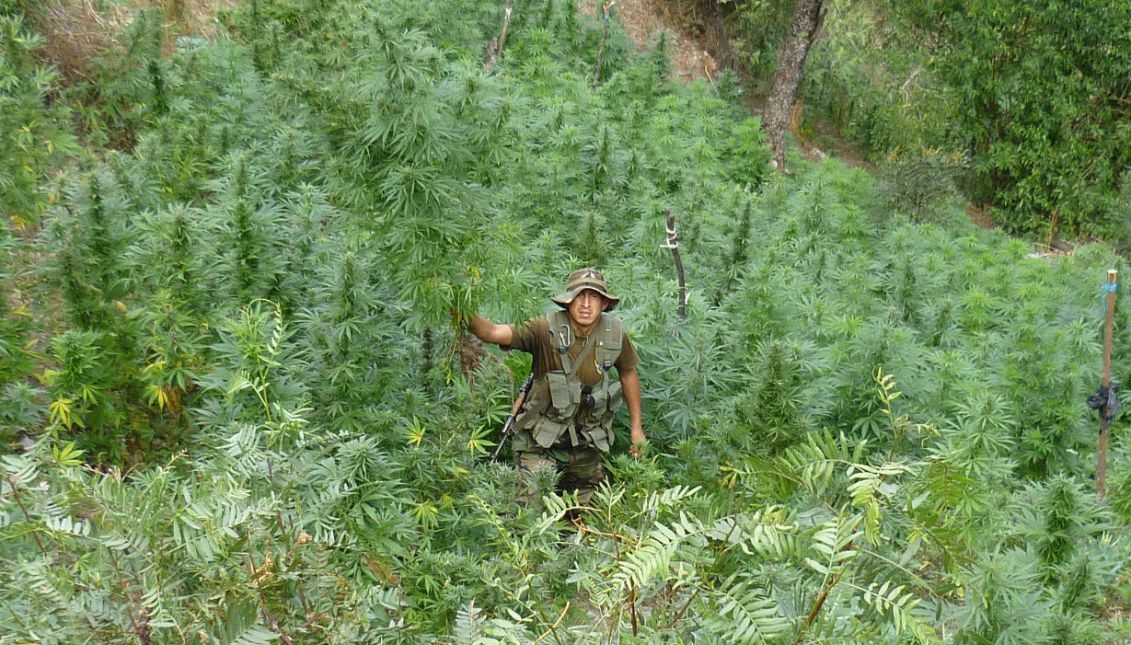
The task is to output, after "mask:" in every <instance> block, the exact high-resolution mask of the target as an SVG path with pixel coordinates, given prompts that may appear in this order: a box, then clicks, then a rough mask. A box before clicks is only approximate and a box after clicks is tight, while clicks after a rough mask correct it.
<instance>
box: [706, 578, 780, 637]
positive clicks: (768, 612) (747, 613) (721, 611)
mask: <svg viewBox="0 0 1131 645" xmlns="http://www.w3.org/2000/svg"><path fill="white" fill-rule="evenodd" d="M711 600H712V601H713V602H714V603H715V607H716V610H715V611H714V612H712V613H711V614H709V615H708V616H707V617H706V618H705V619H704V623H705V624H706V625H707V627H708V628H709V629H711V631H713V632H716V633H720V634H724V635H725V636H724V640H725V641H726V642H731V643H766V642H769V641H770V640H771V639H773V638H774V637H776V636H780V635H781V634H783V633H785V632H786V631H787V630H789V628H790V626H791V624H792V621H791V620H790V619H789V618H786V617H785V616H782V615H781V609H780V608H779V607H778V604H777V602H775V601H774V600H773V599H772V598H770V597H768V596H767V595H766V593H765V592H764V591H763V590H761V589H758V588H756V587H753V586H750V585H748V584H747V583H746V582H738V583H735V581H734V578H733V577H732V578H731V579H729V580H727V582H725V583H724V584H723V585H722V588H721V589H718V590H715V591H712V592H711Z"/></svg>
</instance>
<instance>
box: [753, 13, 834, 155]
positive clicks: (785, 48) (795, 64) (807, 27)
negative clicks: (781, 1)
mask: <svg viewBox="0 0 1131 645" xmlns="http://www.w3.org/2000/svg"><path fill="white" fill-rule="evenodd" d="M823 4H824V0H797V6H796V7H794V9H793V19H792V20H791V21H790V23H789V33H787V34H786V36H785V41H783V42H782V46H781V51H780V52H779V54H778V66H777V69H776V70H775V71H774V82H773V85H772V86H771V87H770V96H769V98H767V99H766V108H765V111H764V112H763V115H762V126H763V127H764V128H765V129H766V136H767V138H769V140H770V151H771V152H772V153H773V158H774V162H775V163H776V164H777V167H778V170H779V171H781V172H785V130H786V128H787V127H788V126H789V112H790V108H791V107H792V106H793V100H794V98H795V97H796V95H797V86H798V85H799V84H800V83H801V72H802V70H803V69H804V67H805V59H806V58H807V57H808V56H809V47H810V46H812V44H813V40H814V39H816V37H817V30H818V29H819V28H820V26H821V5H823Z"/></svg>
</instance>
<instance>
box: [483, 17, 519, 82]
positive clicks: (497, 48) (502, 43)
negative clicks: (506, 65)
mask: <svg viewBox="0 0 1131 645" xmlns="http://www.w3.org/2000/svg"><path fill="white" fill-rule="evenodd" d="M512 15H514V0H507V6H506V7H504V8H503V26H502V28H501V29H499V37H498V38H492V39H491V40H490V42H488V43H487V55H486V56H484V58H483V64H484V65H485V66H486V67H488V68H490V67H494V66H495V65H496V64H497V63H498V62H499V60H501V59H502V57H503V48H504V47H506V46H507V32H509V31H510V28H511V16H512Z"/></svg>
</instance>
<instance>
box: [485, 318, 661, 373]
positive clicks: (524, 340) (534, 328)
mask: <svg viewBox="0 0 1131 645" xmlns="http://www.w3.org/2000/svg"><path fill="white" fill-rule="evenodd" d="M598 325H600V323H598V324H597V325H594V327H593V333H598V329H599V326H598ZM510 327H511V344H510V346H509V347H503V349H507V350H510V349H518V350H521V351H524V352H527V353H529V354H531V355H533V357H534V364H533V366H532V367H533V370H534V377H535V378H539V377H542V376H544V375H545V374H546V372H551V371H558V370H561V369H562V357H561V355H560V354H558V347H557V343H555V342H554V339H553V338H552V337H551V336H550V321H548V320H546V317H545V316H539V317H537V318H531V319H530V320H527V321H526V322H524V323H522V324H521V325H511V326H510ZM586 340H588V337H587V336H578V337H577V338H576V340H574V341H573V344H572V345H570V347H569V352H568V354H569V360H570V362H571V363H572V364H573V365H575V366H577V377H578V378H579V379H581V382H582V383H584V384H585V385H590V386H592V385H596V384H598V383H600V382H601V373H600V372H599V371H597V360H596V358H595V356H594V352H595V350H596V347H597V344H596V343H594V344H593V346H592V347H590V348H589V349H588V350H587V351H586V352H585V356H581V350H582V349H584V348H585V341H586ZM578 360H581V363H578ZM639 362H640V358H639V357H638V356H637V355H636V349H635V348H633V346H632V343H631V342H630V341H629V340H628V333H627V332H626V333H624V336H623V337H622V339H621V349H620V356H618V357H617V360H616V362H615V363H613V366H614V367H616V368H617V373H618V374H620V373H623V372H625V371H628V370H634V369H636V365H637V364H638V363H639Z"/></svg>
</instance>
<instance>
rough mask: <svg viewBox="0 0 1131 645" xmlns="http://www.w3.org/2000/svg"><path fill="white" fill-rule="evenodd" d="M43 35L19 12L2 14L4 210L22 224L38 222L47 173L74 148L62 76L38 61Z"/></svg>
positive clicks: (0, 203)
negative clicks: (59, 94) (60, 90)
mask: <svg viewBox="0 0 1131 645" xmlns="http://www.w3.org/2000/svg"><path fill="white" fill-rule="evenodd" d="M42 45H43V38H42V37H40V36H38V35H37V34H34V33H31V32H30V31H29V30H28V28H27V26H26V25H25V24H24V23H23V21H22V20H21V19H20V18H19V17H10V16H7V15H3V16H0V159H3V160H4V172H3V173H2V174H0V214H2V215H3V217H4V219H5V220H9V221H11V222H12V223H13V224H14V225H16V226H17V227H19V228H24V227H34V226H38V224H39V220H40V216H41V214H42V211H43V209H44V207H45V206H46V204H47V198H46V195H45V194H44V193H45V191H44V190H43V188H44V184H45V183H46V180H47V178H48V172H49V170H50V169H51V167H53V166H54V165H55V164H58V163H59V162H60V161H61V160H62V159H63V157H64V156H65V155H66V154H68V153H71V152H73V151H74V148H75V141H74V137H73V136H72V135H71V132H70V129H69V127H68V122H67V121H68V113H67V110H66V109H65V107H64V106H63V105H60V104H57V103H56V104H54V105H52V103H51V101H49V99H48V97H49V95H50V94H51V93H52V92H54V91H56V90H57V83H58V75H57V74H56V73H55V72H54V70H52V69H50V68H47V67H43V66H41V65H39V64H38V61H37V59H36V58H35V52H36V50H37V49H38V48H39V47H41V46H42Z"/></svg>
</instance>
